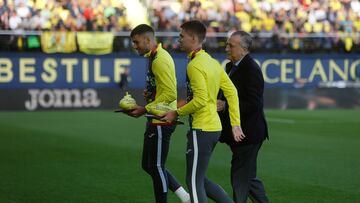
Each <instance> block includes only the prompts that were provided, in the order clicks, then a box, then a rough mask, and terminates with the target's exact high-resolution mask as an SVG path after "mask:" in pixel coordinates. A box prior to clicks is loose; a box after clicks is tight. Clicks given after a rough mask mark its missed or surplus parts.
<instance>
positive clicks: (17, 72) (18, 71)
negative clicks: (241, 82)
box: [0, 52, 360, 89]
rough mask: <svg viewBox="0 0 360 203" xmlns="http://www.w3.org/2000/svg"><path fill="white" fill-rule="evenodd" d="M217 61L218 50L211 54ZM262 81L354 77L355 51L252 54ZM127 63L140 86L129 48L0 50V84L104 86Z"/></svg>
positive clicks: (359, 58)
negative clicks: (87, 51) (67, 51)
mask: <svg viewBox="0 0 360 203" xmlns="http://www.w3.org/2000/svg"><path fill="white" fill-rule="evenodd" d="M172 55H173V57H174V60H175V64H176V74H177V80H178V85H179V87H184V86H185V72H186V64H187V62H188V59H187V58H186V55H185V54H179V53H177V54H172ZM213 56H214V57H215V58H216V59H218V60H219V61H220V63H222V64H223V65H225V63H226V62H227V61H226V60H225V58H226V56H225V55H224V54H214V55H213ZM253 56H254V58H255V59H256V60H257V62H258V63H259V65H260V67H261V68H262V71H263V75H264V80H265V83H266V87H268V88H272V87H289V88H291V87H294V86H296V84H297V83H298V81H301V82H302V83H303V85H304V86H309V87H315V86H317V85H318V83H320V82H332V81H355V80H359V79H360V78H359V77H360V55H357V54H351V55H350V54H344V55H339V54H328V55H313V54H307V55H305V54H279V55H272V54H254V55H253ZM127 68H128V69H130V75H129V78H130V82H129V88H143V87H144V86H145V73H146V68H147V61H146V59H145V58H143V57H141V56H137V55H135V54H131V53H117V54H109V55H103V56H91V55H85V54H44V53H5V52H2V53H0V88H1V89H16V88H25V89H26V88H107V87H116V86H117V84H118V83H119V82H120V80H121V77H120V74H121V73H123V72H125V69H127Z"/></svg>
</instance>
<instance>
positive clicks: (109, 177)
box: [0, 110, 360, 203]
mask: <svg viewBox="0 0 360 203" xmlns="http://www.w3.org/2000/svg"><path fill="white" fill-rule="evenodd" d="M266 115H267V119H268V124H269V131H270V140H269V141H266V142H265V143H264V145H263V148H262V150H261V151H260V156H259V160H258V171H259V173H258V175H259V177H260V178H261V179H262V180H263V181H264V183H265V187H266V190H267V193H268V196H269V198H270V200H271V202H275V203H278V202H280V203H281V202H284V203H289V202H291V203H294V202H295V203H297V202H306V203H310V202H311V203H313V202H334V203H335V202H336V203H338V202H349V203H353V202H360V158H359V155H360V110H316V111H306V110H289V111H280V110H267V111H266ZM144 121H145V119H144V118H139V119H135V118H129V117H126V116H124V115H121V114H115V113H112V111H52V112H1V113H0V202H4V203H8V202H10V203H11V202H36V203H42V202H44V203H49V202H77V203H78V202H117V203H119V202H120V203H149V202H154V200H153V194H152V187H151V179H150V177H149V176H148V175H146V174H145V173H144V172H143V171H142V169H141V166H140V165H141V164H140V163H141V151H142V142H143V133H144ZM186 131H187V125H186V126H180V127H178V128H177V130H176V132H175V133H174V134H173V137H172V140H171V146H170V152H169V156H168V161H167V167H168V169H169V170H170V171H172V172H173V174H174V175H175V176H177V178H178V179H179V181H180V182H181V183H183V184H184V183H185V181H184V179H185V143H186V136H185V133H186ZM230 158H231V154H230V151H229V149H228V147H227V146H226V145H224V144H218V145H217V147H216V149H215V151H214V154H213V157H212V159H211V162H210V166H209V169H208V174H207V176H208V177H209V178H210V179H212V180H214V181H215V182H217V183H219V184H220V185H222V186H223V187H224V189H225V190H226V191H227V192H228V193H229V194H230V195H231V187H230V178H229V170H230ZM168 197H169V202H170V203H173V202H175V203H176V202H179V200H178V199H177V198H176V197H175V195H174V194H172V193H169V196H168Z"/></svg>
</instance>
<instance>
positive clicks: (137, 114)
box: [126, 106, 146, 118]
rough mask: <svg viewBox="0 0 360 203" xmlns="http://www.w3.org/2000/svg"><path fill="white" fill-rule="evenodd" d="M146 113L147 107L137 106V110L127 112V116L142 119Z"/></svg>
mask: <svg viewBox="0 0 360 203" xmlns="http://www.w3.org/2000/svg"><path fill="white" fill-rule="evenodd" d="M145 113H146V109H145V107H142V106H136V107H135V109H133V110H131V111H128V112H126V114H127V115H129V116H132V117H135V118H137V117H140V116H142V115H144V114H145Z"/></svg>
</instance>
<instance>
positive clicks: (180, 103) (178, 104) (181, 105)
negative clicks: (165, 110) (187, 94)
mask: <svg viewBox="0 0 360 203" xmlns="http://www.w3.org/2000/svg"><path fill="white" fill-rule="evenodd" d="M185 104H186V100H185V99H180V100H178V102H177V108H180V107H183V106H185Z"/></svg>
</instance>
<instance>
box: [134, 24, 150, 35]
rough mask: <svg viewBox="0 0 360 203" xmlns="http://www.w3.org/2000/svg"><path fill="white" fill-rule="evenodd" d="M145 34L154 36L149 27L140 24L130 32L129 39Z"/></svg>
mask: <svg viewBox="0 0 360 203" xmlns="http://www.w3.org/2000/svg"><path fill="white" fill-rule="evenodd" d="M145 33H151V34H153V35H155V31H154V29H153V28H152V27H151V26H149V25H146V24H140V25H138V26H136V27H135V28H134V29H133V30H131V33H130V37H133V36H135V35H142V34H145Z"/></svg>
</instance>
